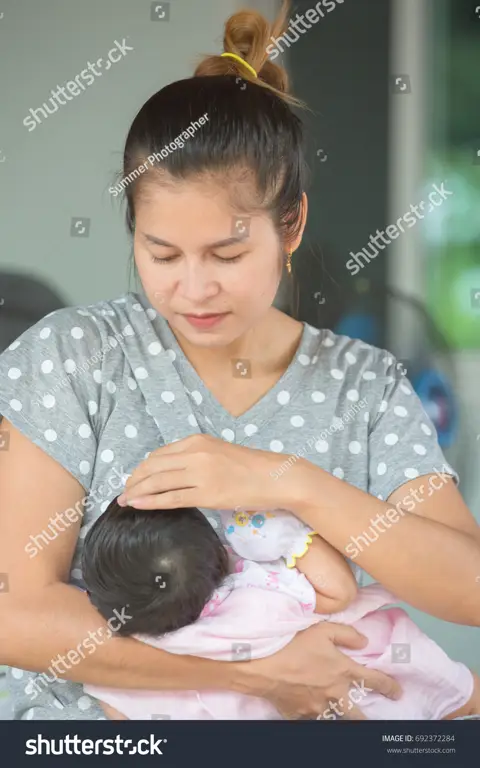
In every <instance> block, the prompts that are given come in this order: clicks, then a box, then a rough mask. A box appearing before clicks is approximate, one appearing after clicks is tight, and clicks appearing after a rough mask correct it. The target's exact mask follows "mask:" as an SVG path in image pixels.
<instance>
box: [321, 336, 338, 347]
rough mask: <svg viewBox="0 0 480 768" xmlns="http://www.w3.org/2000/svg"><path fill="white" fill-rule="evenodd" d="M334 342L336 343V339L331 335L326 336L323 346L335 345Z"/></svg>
mask: <svg viewBox="0 0 480 768" xmlns="http://www.w3.org/2000/svg"><path fill="white" fill-rule="evenodd" d="M334 344H335V342H334V340H333V339H331V338H330V337H329V336H327V337H326V338H325V339H324V340H323V341H322V346H323V347H333V345H334Z"/></svg>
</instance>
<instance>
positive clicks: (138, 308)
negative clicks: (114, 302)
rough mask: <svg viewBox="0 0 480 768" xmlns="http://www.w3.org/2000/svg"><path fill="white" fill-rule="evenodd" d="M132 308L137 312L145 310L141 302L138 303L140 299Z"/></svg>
mask: <svg viewBox="0 0 480 768" xmlns="http://www.w3.org/2000/svg"><path fill="white" fill-rule="evenodd" d="M132 309H134V310H135V312H143V311H144V309H143V307H142V305H141V304H139V303H138V301H137V302H136V303H135V304H132Z"/></svg>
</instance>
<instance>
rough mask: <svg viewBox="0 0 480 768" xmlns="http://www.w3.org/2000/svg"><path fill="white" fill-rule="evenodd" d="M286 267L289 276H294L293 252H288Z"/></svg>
mask: <svg viewBox="0 0 480 768" xmlns="http://www.w3.org/2000/svg"><path fill="white" fill-rule="evenodd" d="M286 267H287V271H288V274H289V275H291V274H292V251H289V252H288V255H287V263H286Z"/></svg>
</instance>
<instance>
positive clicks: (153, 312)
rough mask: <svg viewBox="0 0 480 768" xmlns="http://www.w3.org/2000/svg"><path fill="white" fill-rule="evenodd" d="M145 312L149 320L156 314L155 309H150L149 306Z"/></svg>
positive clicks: (153, 318)
mask: <svg viewBox="0 0 480 768" xmlns="http://www.w3.org/2000/svg"><path fill="white" fill-rule="evenodd" d="M145 314H146V315H147V317H148V319H149V320H155V318H156V316H157V312H156V310H155V309H150V308H148V309H147V311H146V313H145Z"/></svg>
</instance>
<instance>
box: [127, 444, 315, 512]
mask: <svg viewBox="0 0 480 768" xmlns="http://www.w3.org/2000/svg"><path fill="white" fill-rule="evenodd" d="M286 458H287V457H286V456H285V455H284V454H278V453H271V452H269V451H259V450H255V449H253V448H244V447H243V446H239V445H232V444H230V443H226V442H225V441H224V440H220V439H219V438H217V437H212V436H211V435H192V436H191V437H187V438H185V439H184V440H178V441H177V442H175V443H171V444H170V445H166V446H162V448H157V450H155V451H152V453H151V454H150V456H149V457H148V459H145V461H143V462H142V463H141V464H139V466H138V467H137V468H136V469H135V470H134V472H133V474H132V475H131V477H129V479H128V481H127V483H126V486H125V491H124V493H123V494H122V495H121V496H120V497H119V499H118V501H119V503H120V504H123V505H125V504H129V505H130V506H132V507H137V508H139V509H171V508H178V507H205V508H207V509H235V508H237V507H238V508H241V507H243V508H248V509H254V510H261V509H272V508H286V509H289V508H290V507H289V504H290V503H294V499H295V496H296V495H299V494H300V493H301V487H299V483H298V481H296V473H295V467H292V468H291V470H290V471H289V472H288V473H286V474H287V477H288V479H286V480H285V481H284V482H282V483H278V482H277V481H276V479H275V472H274V470H275V469H278V467H279V465H280V464H281V463H282V460H285V459H286ZM270 473H272V474H270ZM300 485H301V484H300Z"/></svg>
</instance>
